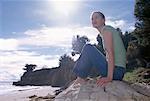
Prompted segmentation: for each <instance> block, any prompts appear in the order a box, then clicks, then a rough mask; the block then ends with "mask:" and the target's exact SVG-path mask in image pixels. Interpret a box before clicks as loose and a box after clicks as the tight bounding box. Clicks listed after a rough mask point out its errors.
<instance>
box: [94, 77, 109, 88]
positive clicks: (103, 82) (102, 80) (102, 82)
mask: <svg viewBox="0 0 150 101" xmlns="http://www.w3.org/2000/svg"><path fill="white" fill-rule="evenodd" d="M111 81H112V78H109V77H102V78H99V79H98V80H97V82H96V83H97V84H98V86H102V87H104V86H106V85H107V83H109V82H111Z"/></svg>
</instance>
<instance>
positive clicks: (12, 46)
mask: <svg viewBox="0 0 150 101" xmlns="http://www.w3.org/2000/svg"><path fill="white" fill-rule="evenodd" d="M18 46H19V43H18V40H16V39H2V38H0V50H16V49H17V47H18Z"/></svg>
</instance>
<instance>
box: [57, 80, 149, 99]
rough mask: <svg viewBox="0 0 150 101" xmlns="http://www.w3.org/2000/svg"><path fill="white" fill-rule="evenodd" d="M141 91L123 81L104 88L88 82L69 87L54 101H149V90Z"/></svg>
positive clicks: (114, 82) (93, 82)
mask: <svg viewBox="0 0 150 101" xmlns="http://www.w3.org/2000/svg"><path fill="white" fill-rule="evenodd" d="M133 86H134V87H135V85H133ZM137 88H139V89H141V87H137ZM143 91H144V92H142V93H141V91H140V90H138V89H134V88H133V87H132V85H129V84H127V83H126V82H123V81H113V82H111V83H109V84H108V85H107V86H106V87H105V88H104V87H98V86H97V84H96V83H95V81H94V80H93V81H91V80H90V81H88V82H86V83H84V84H81V85H78V86H74V87H73V86H72V85H71V86H70V87H68V88H67V89H66V90H64V91H63V92H61V93H60V94H59V95H57V96H56V97H55V100H54V101H150V88H145V89H143Z"/></svg>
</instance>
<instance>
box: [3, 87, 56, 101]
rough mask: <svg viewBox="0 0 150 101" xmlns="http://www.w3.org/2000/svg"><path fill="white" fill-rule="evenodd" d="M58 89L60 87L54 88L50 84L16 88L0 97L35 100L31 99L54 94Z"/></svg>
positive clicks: (7, 99) (9, 99)
mask: <svg viewBox="0 0 150 101" xmlns="http://www.w3.org/2000/svg"><path fill="white" fill-rule="evenodd" d="M57 89H59V88H52V87H50V86H49V87H48V86H46V87H37V88H32V89H26V90H16V91H11V92H8V93H5V94H1V95H0V99H1V101H35V100H31V99H33V98H35V97H36V96H38V97H40V96H41V97H44V96H47V95H49V96H50V95H54V91H55V90H57ZM36 101H37V100H36Z"/></svg>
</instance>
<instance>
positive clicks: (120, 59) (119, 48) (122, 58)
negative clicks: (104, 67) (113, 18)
mask: <svg viewBox="0 0 150 101" xmlns="http://www.w3.org/2000/svg"><path fill="white" fill-rule="evenodd" d="M104 30H108V31H110V32H111V33H112V37H113V47H114V59H115V66H121V67H124V68H126V50H125V47H124V44H123V40H122V38H121V36H120V33H119V32H118V31H117V30H116V29H115V28H113V27H111V26H108V25H106V26H104V28H103V30H102V32H103V31H104ZM102 39H103V37H102ZM103 46H104V42H103ZM104 47H105V46H104Z"/></svg>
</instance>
